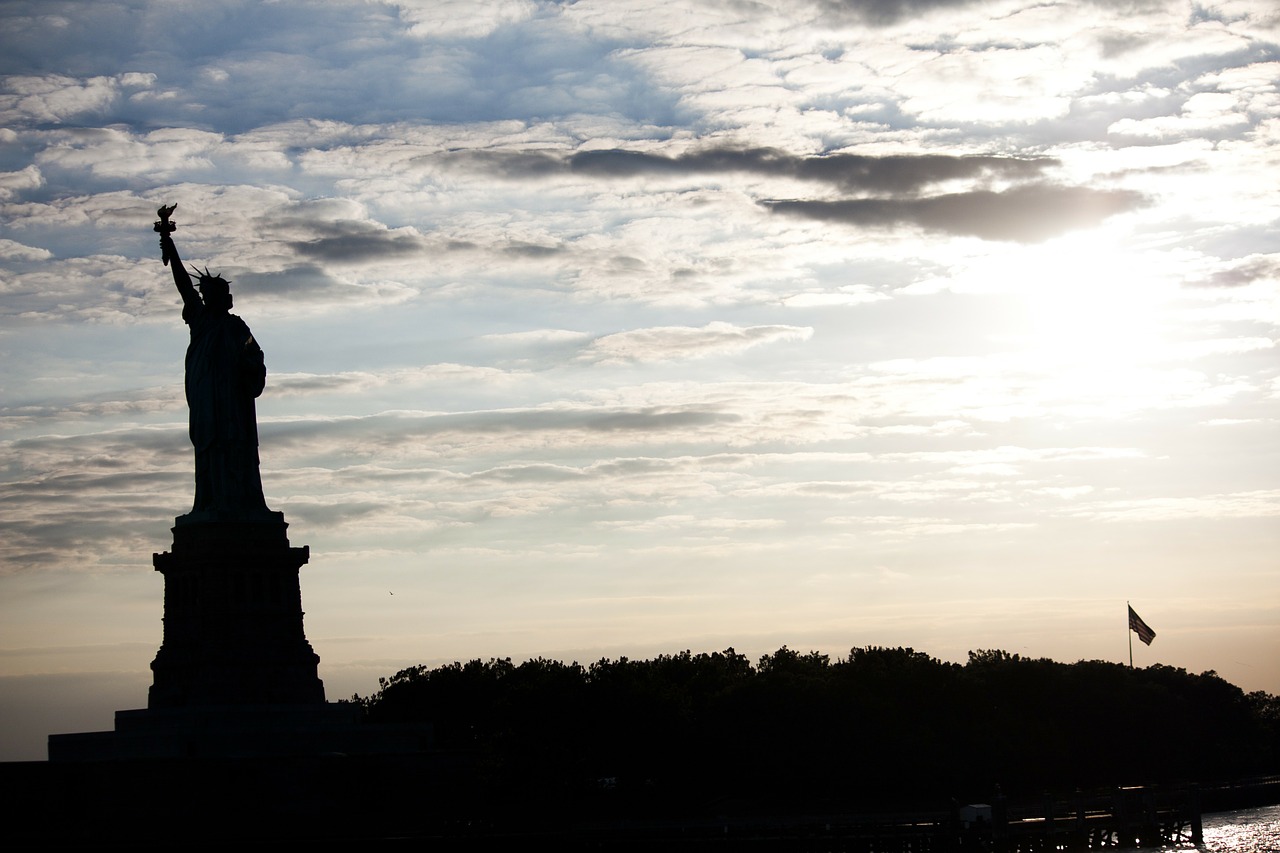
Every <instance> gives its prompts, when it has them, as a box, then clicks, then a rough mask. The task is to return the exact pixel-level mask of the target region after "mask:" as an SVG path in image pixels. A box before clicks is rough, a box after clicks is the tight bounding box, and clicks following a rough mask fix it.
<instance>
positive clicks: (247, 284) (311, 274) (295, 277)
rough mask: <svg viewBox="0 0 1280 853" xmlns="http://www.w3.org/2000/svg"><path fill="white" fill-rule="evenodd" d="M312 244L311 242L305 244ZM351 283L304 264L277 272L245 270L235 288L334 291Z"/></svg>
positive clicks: (267, 291) (279, 291) (272, 291)
mask: <svg viewBox="0 0 1280 853" xmlns="http://www.w3.org/2000/svg"><path fill="white" fill-rule="evenodd" d="M305 245H310V244H305ZM347 287H349V285H345V284H343V283H342V282H341V281H339V280H338V279H336V278H334V277H333V276H331V275H330V274H329V273H327V272H326V271H325V270H324V269H322V268H321V267H319V266H317V265H315V264H302V265H299V266H296V267H289V268H288V269H283V270H279V271H277V272H265V273H259V272H243V273H240V274H239V275H238V276H237V277H236V281H235V284H234V285H233V287H232V289H233V290H238V289H241V288H243V289H245V290H252V291H254V292H255V293H263V294H279V295H283V294H295V293H307V294H309V295H315V294H317V293H333V292H337V291H340V290H342V289H344V288H347Z"/></svg>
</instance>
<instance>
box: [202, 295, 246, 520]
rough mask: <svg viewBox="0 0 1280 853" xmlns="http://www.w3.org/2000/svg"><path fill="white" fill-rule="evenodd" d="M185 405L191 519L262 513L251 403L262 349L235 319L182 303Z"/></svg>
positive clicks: (231, 315) (236, 318)
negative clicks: (191, 457) (192, 475)
mask: <svg viewBox="0 0 1280 853" xmlns="http://www.w3.org/2000/svg"><path fill="white" fill-rule="evenodd" d="M182 319H183V320H185V321H186V322H187V325H189V326H190V327H191V344H190V345H189V346H188V347H187V360H186V386H187V406H188V408H189V409H190V412H191V420H190V435H191V443H192V445H193V446H194V447H195V452H196V498H195V505H194V506H193V507H192V511H193V512H214V513H218V514H234V515H243V514H246V513H253V512H255V511H262V510H266V501H265V500H264V499H263V496H262V477H261V474H260V473H259V471H258V423H257V415H256V412H255V411H254V403H253V401H254V399H255V398H256V397H257V396H258V395H259V394H261V393H262V389H263V387H264V386H265V385H266V380H267V368H266V363H265V360H264V358H263V354H262V349H261V348H260V347H259V346H258V343H257V341H255V340H254V339H253V335H252V334H251V333H250V332H249V327H248V325H246V324H245V322H244V321H243V320H241V319H240V318H239V317H237V316H236V315H235V314H230V313H228V312H226V311H223V310H215V309H210V308H208V307H206V306H205V305H203V304H202V303H200V302H199V301H192V302H188V303H187V304H186V305H185V306H184V308H183V310H182Z"/></svg>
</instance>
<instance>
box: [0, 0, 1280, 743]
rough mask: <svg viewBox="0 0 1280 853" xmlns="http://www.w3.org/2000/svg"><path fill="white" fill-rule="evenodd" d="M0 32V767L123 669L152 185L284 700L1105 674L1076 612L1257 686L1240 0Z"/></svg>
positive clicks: (1274, 540) (174, 380) (770, 6)
mask: <svg viewBox="0 0 1280 853" xmlns="http://www.w3.org/2000/svg"><path fill="white" fill-rule="evenodd" d="M0 19H2V22H0V48H2V49H0V353H2V354H3V358H4V364H5V371H4V375H3V377H2V378H0V463H2V464H0V503H2V504H3V507H4V512H3V514H2V515H0V526H2V527H3V531H4V536H3V537H2V538H0V589H2V590H3V595H0V601H3V604H0V625H3V629H0V630H2V631H3V633H2V634H0V679H2V680H3V681H2V682H0V683H3V684H4V685H5V689H4V690H3V691H0V695H3V696H4V697H6V698H5V699H4V700H3V706H4V714H3V715H2V717H0V718H2V719H4V720H6V721H8V722H6V723H4V725H5V727H6V729H7V730H6V731H3V732H0V744H3V745H4V746H3V749H2V750H0V758H6V759H12V758H38V757H42V756H43V749H44V747H43V743H44V740H43V739H44V736H45V735H47V734H48V733H49V728H48V727H49V725H55V724H56V725H59V726H61V727H62V728H61V729H60V730H64V731H65V730H73V729H92V728H109V727H110V725H111V717H110V714H111V711H112V710H114V709H116V708H119V707H131V706H141V705H142V704H143V703H144V702H145V684H146V680H147V679H146V669H147V664H148V663H149V661H150V659H151V658H152V657H153V656H154V653H155V649H156V647H157V646H158V643H159V638H160V631H161V623H160V616H161V612H160V610H161V603H160V602H161V599H160V595H161V578H160V576H159V575H157V574H155V573H153V572H152V571H151V569H150V555H151V554H152V553H153V552H158V551H162V550H166V549H167V548H168V547H169V542H170V539H169V532H168V528H169V527H170V526H171V524H172V519H173V517H174V516H176V515H179V514H181V513H183V512H185V511H186V510H187V509H188V508H189V506H190V501H191V493H192V473H191V472H192V459H191V448H190V444H189V441H188V439H187V435H186V417H187V414H186V407H185V402H184V400H183V393H182V359H183V352H184V349H185V346H186V338H187V332H186V328H185V327H184V326H183V324H182V321H181V317H180V300H179V298H178V295H177V293H176V292H175V291H174V289H173V285H172V280H171V278H170V276H169V272H168V270H166V269H165V268H164V267H163V266H162V265H161V264H160V256H159V249H158V247H157V245H156V238H155V234H154V233H153V232H152V230H151V223H152V221H153V220H154V218H155V210H156V208H157V207H159V206H160V204H162V203H174V202H176V203H177V204H178V209H177V211H176V213H175V214H174V220H175V221H176V222H177V223H178V231H177V232H176V234H175V239H176V242H177V244H178V247H179V249H180V251H181V252H182V253H183V257H184V258H185V259H187V260H188V262H189V263H192V264H198V265H199V266H201V267H204V266H206V265H207V266H209V267H211V268H213V269H214V270H215V271H220V272H222V273H223V274H225V275H226V276H227V277H228V278H229V279H231V281H232V292H233V295H234V297H235V300H236V306H235V311H236V312H237V313H238V314H240V315H241V316H242V317H244V318H245V320H246V321H247V322H248V323H249V325H250V326H251V327H252V329H253V331H254V334H255V337H256V338H257V339H258V340H259V341H260V342H261V344H262V346H263V348H264V350H265V351H266V356H267V365H268V371H269V375H268V383H267V390H266V392H265V393H264V395H263V397H262V398H261V399H260V400H259V401H258V413H259V420H260V424H261V430H260V431H261V442H262V447H261V455H262V460H263V482H264V487H265V490H266V493H267V498H268V503H269V504H270V505H271V506H272V508H274V509H279V510H282V511H284V513H285V515H286V518H287V519H288V520H289V522H290V524H291V528H290V535H291V538H292V540H293V542H294V544H309V545H310V546H311V553H312V561H311V564H310V565H309V566H308V567H306V568H305V569H304V571H303V595H304V600H305V602H306V609H307V633H308V636H309V638H310V639H311V642H312V644H313V646H314V647H315V648H316V650H317V652H318V653H319V654H320V656H321V661H322V662H321V676H322V678H324V679H325V680H326V682H327V683H328V685H329V694H330V696H331V697H332V698H338V697H343V696H347V695H350V693H352V692H354V691H359V692H361V693H368V692H370V691H372V690H373V689H375V688H376V679H377V677H378V676H385V675H389V674H391V673H393V672H394V671H396V670H397V669H398V668H400V667H402V666H406V665H411V664H417V663H437V662H442V661H450V660H454V659H469V658H473V657H488V656H492V655H497V656H511V657H514V658H522V657H529V656H534V655H546V656H552V657H563V658H566V659H574V658H576V659H579V660H583V661H586V660H591V659H595V658H598V657H601V656H605V655H609V656H617V655H620V654H626V655H630V656H641V655H649V654H656V653H661V652H673V651H678V650H681V649H684V648H692V649H694V650H695V651H707V650H713V649H722V648H724V647H726V646H729V645H732V646H734V647H735V648H737V649H738V650H739V651H745V652H747V653H750V654H759V653H764V652H767V651H772V650H773V649H776V648H777V647H778V646H780V645H782V644H787V645H789V646H791V647H792V648H802V649H807V648H815V649H820V650H823V651H826V652H828V653H831V654H836V655H839V654H843V653H845V652H846V651H847V649H849V648H850V647H853V646H862V645H909V646H913V647H915V648H916V649H920V650H923V651H926V652H928V653H930V654H933V655H935V656H938V657H943V658H947V659H953V660H963V659H964V657H965V653H966V652H967V651H968V650H970V649H979V648H1003V649H1007V650H1009V651H1011V652H1017V653H1019V654H1024V655H1032V656H1047V657H1053V658H1056V659H1059V660H1066V661H1073V660H1078V659H1082V658H1084V659H1088V658H1102V659H1109V660H1124V659H1126V657H1127V643H1126V636H1125V630H1126V624H1127V623H1126V621H1125V615H1124V614H1125V612H1124V610H1123V602H1124V601H1125V600H1130V601H1132V603H1133V605H1134V607H1135V609H1137V610H1138V611H1139V612H1140V613H1141V614H1142V616H1143V618H1144V619H1146V621H1147V622H1148V623H1149V624H1151V625H1152V627H1154V628H1155V629H1156V631H1157V632H1158V638H1157V640H1156V642H1155V644H1154V645H1153V646H1151V647H1150V648H1149V649H1148V648H1146V647H1140V648H1139V649H1137V650H1135V660H1136V662H1137V663H1139V664H1140V665H1141V664H1147V663H1155V662H1160V663H1165V664H1169V665H1173V666H1182V667H1186V668H1188V669H1191V670H1193V671H1197V672H1198V671H1202V670H1206V669H1214V670H1217V671H1218V672H1219V673H1221V674H1223V675H1224V676H1226V677H1228V678H1229V679H1231V680H1232V681H1234V682H1235V683H1237V684H1239V685H1241V686H1243V687H1245V688H1246V689H1250V690H1255V689H1263V690H1268V691H1270V692H1278V691H1280V663H1278V661H1280V596H1277V594H1276V589H1277V580H1280V577H1278V575H1280V567H1278V566H1277V562H1276V557H1275V555H1276V553H1277V545H1280V535H1278V534H1280V492H1278V491H1277V490H1276V488H1275V471H1277V470H1280V460H1278V459H1277V444H1276V441H1275V435H1276V425H1277V421H1278V420H1280V366H1278V365H1280V361H1278V360H1277V358H1276V340H1277V333H1278V328H1280V250H1278V249H1277V245H1278V242H1277V237H1278V236H1280V227H1278V223H1280V193H1277V189H1278V187H1277V179H1276V178H1275V176H1276V175H1278V174H1280V90H1278V88H1277V81H1278V80H1280V14H1278V13H1277V12H1276V10H1275V8H1274V4H1273V3H1270V2H1264V0H1257V2H1248V1H1247V0H1233V2H1225V3H1196V4H1189V3H1186V2H1162V1H1161V0H1144V2H1136V3H1123V4H1118V3H1108V2H1101V1H1100V0H1099V2H1085V3H1078V2H1070V3H1068V2H1030V0H998V2H997V1H995V0H993V2H964V0H930V2H919V0H912V2H907V0H875V2H854V0H812V2H786V3H780V2H760V3H753V4H743V3H736V2H728V0H724V2H718V1H717V0H695V2H687V3H678V4H672V3H667V2H656V0H609V2H601V0H579V1H578V2H572V3H569V2H565V3H561V2H551V0H536V2H535V0H491V2H486V1H485V0H473V1H472V2H467V3H465V4H464V3H453V2H441V0H431V2H426V0H421V1H420V0H402V2H377V0H369V2H354V0H328V2H304V0H279V1H278V2H273V3H260V2H250V0H201V2H194V0H167V2H152V0H100V2H93V3H86V2H58V0H40V1H39V2H36V0H30V2H24V0H12V2H8V3H5V4H3V5H2V6H0ZM75 685H80V686H81V687H82V688H83V691H84V692H83V693H82V694H81V695H82V697H85V698H81V699H80V700H79V701H80V705H81V707H82V709H83V710H82V711H80V712H76V713H75V714H70V715H68V712H67V711H66V709H65V708H63V707H62V706H61V705H60V704H59V703H65V701H66V696H67V695H69V694H72V693H74V692H75V687H74V686H75ZM139 685H141V686H139ZM126 687H127V688H128V690H126V689H125V688H126ZM129 690H134V691H135V692H136V693H137V695H136V696H135V698H134V699H133V700H128V699H127V698H126V699H124V700H122V699H121V696H122V695H123V696H127V695H128V692H129ZM122 701H124V702H126V703H128V702H129V701H132V703H133V704H132V705H129V704H123V705H122V704H121V702H122Z"/></svg>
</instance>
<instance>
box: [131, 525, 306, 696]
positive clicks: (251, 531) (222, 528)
mask: <svg viewBox="0 0 1280 853" xmlns="http://www.w3.org/2000/svg"><path fill="white" fill-rule="evenodd" d="M287 528H288V525H287V524H286V523H285V521H284V515H283V513H278V512H267V513H262V514H261V517H260V518H251V519H236V520H193V518H192V517H191V516H182V517H181V518H179V519H178V520H177V524H176V525H175V526H174V528H173V550H172V551H167V552H165V553H163V554H155V555H153V557H152V563H153V565H154V566H155V569H156V571H158V572H160V573H161V574H162V575H164V642H163V643H162V644H161V646H160V651H159V652H158V653H157V654H156V659H155V660H154V661H152V663H151V670H152V672H153V673H155V682H154V683H153V684H152V686H151V692H150V696H149V698H148V701H147V706H148V707H149V708H151V709H153V710H156V709H162V708H188V707H193V706H204V705H295V704H297V705H307V704H322V703H323V702H324V684H323V683H322V682H321V681H320V679H319V677H317V675H316V666H317V664H318V663H319V662H320V658H319V657H318V656H317V655H316V653H315V652H314V651H313V650H312V649H311V644H310V643H308V642H307V638H306V635H305V634H303V631H302V592H301V588H300V586H299V582H298V570H299V569H300V568H302V566H303V565H304V564H305V563H306V562H307V560H308V558H309V557H310V550H309V549H308V548H307V547H306V546H304V547H301V548H291V547H289V539H288V537H287V536H286V535H285V531H286V529H287Z"/></svg>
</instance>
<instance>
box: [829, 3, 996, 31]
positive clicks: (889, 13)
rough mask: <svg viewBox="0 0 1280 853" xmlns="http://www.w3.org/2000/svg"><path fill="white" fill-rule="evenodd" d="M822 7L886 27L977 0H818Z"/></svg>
mask: <svg viewBox="0 0 1280 853" xmlns="http://www.w3.org/2000/svg"><path fill="white" fill-rule="evenodd" d="M820 2H821V5H822V8H823V9H825V10H826V11H828V12H830V13H833V14H835V15H837V16H840V17H849V18H854V19H856V20H859V21H862V22H863V23H865V24H870V25H871V26H873V27H887V26H889V25H890V24H896V23H897V22H898V21H901V20H903V19H904V18H915V17H918V16H920V15H923V14H925V13H927V12H932V11H933V10H934V9H956V8H960V7H962V6H971V5H973V4H975V3H977V2H978V0H820Z"/></svg>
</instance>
